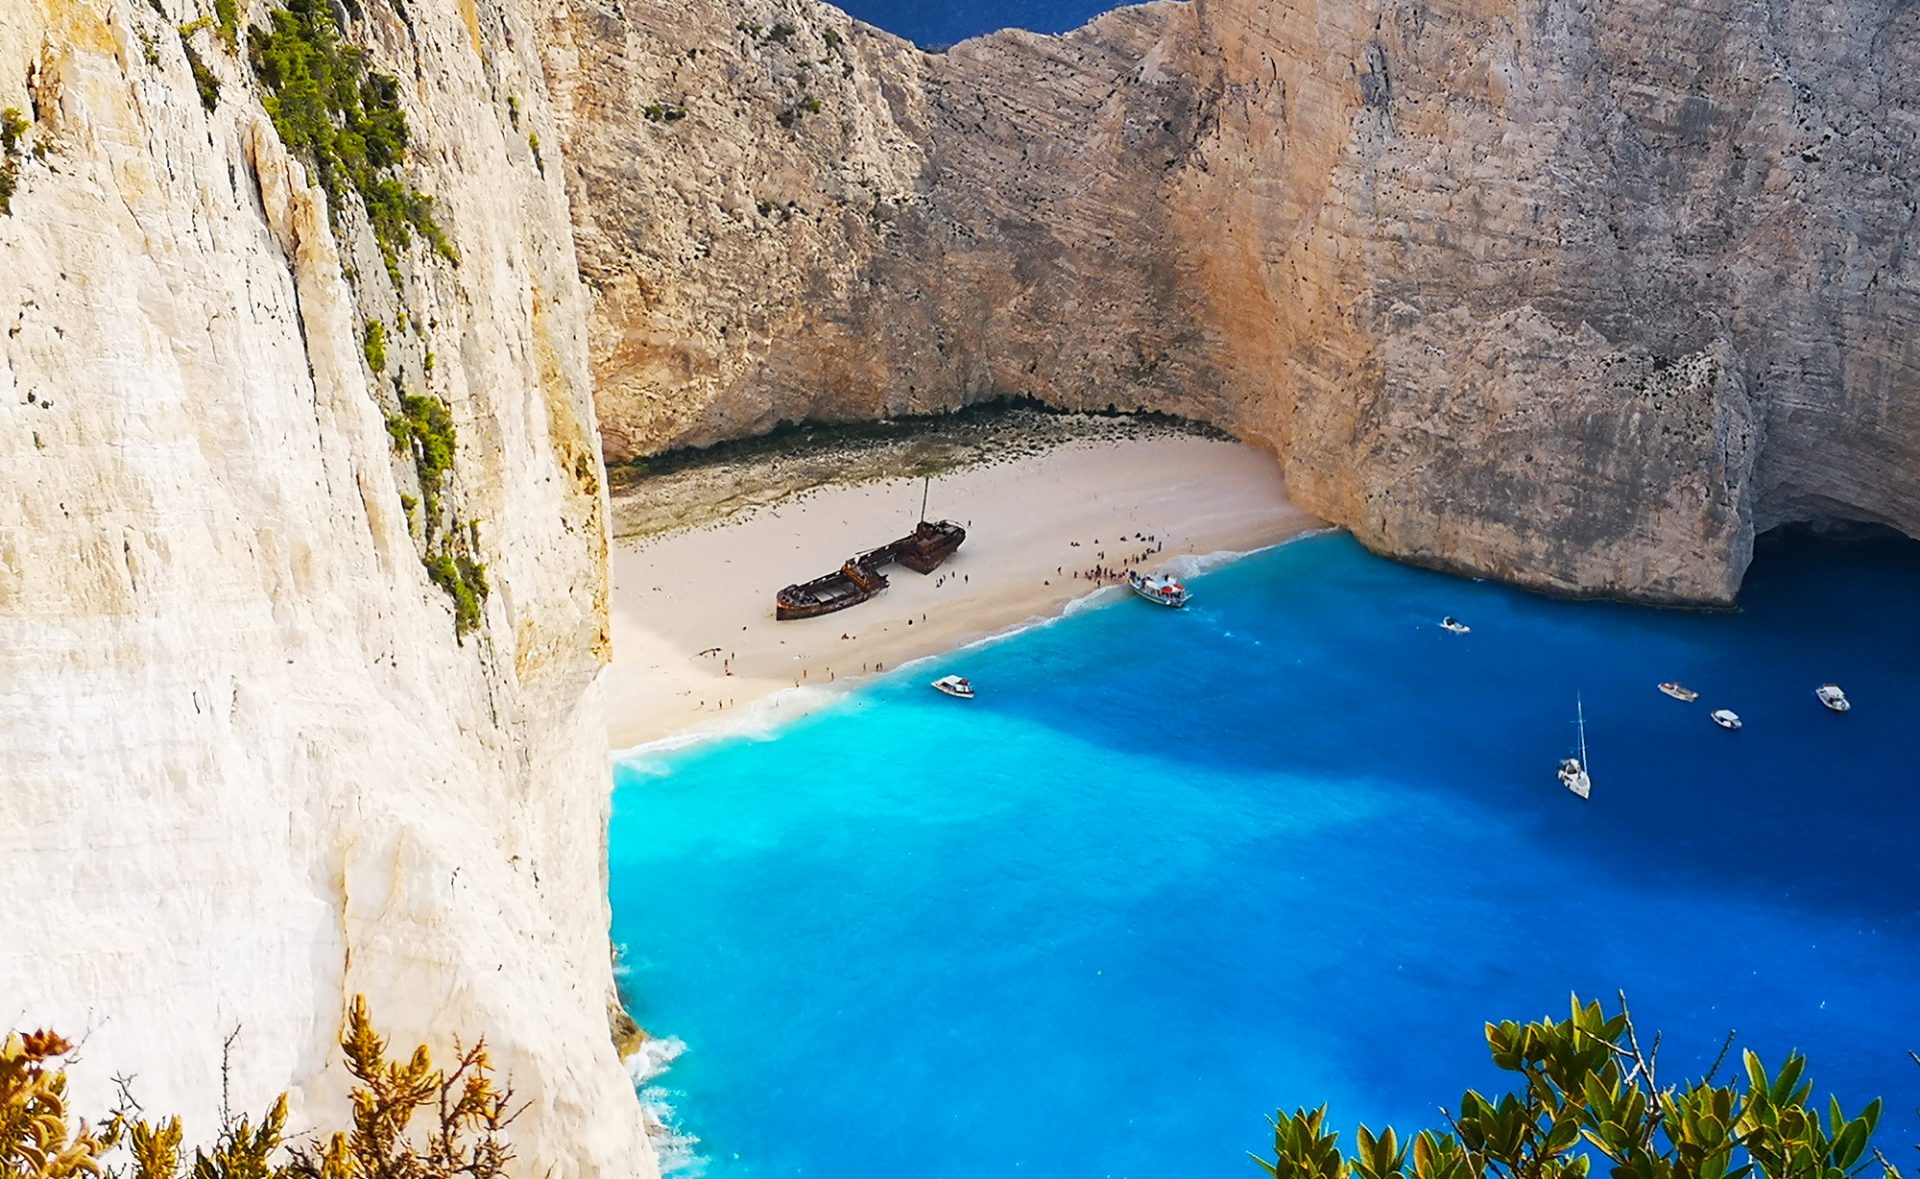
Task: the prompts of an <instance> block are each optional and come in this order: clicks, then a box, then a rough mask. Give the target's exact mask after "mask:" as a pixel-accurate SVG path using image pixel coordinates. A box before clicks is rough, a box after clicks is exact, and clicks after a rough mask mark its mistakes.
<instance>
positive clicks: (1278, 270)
mask: <svg viewBox="0 0 1920 1179" xmlns="http://www.w3.org/2000/svg"><path fill="white" fill-rule="evenodd" d="M550 23H551V29H550V33H549V40H550V42H551V43H552V48H551V49H550V52H549V57H548V70H549V76H550V77H553V78H558V77H560V76H562V75H568V76H572V77H576V78H579V79H581V80H580V81H579V82H578V83H577V84H576V85H575V86H574V87H573V88H572V89H571V90H569V91H568V92H566V93H564V94H559V95H557V99H558V100H559V104H560V105H561V106H562V107H563V108H564V110H565V112H566V113H565V115H564V116H563V117H564V118H565V119H566V124H565V125H566V134H567V140H568V143H569V145H570V147H571V148H572V150H571V152H570V166H571V167H572V168H573V169H574V170H575V175H574V178H573V184H572V186H571V187H572V195H573V199H574V202H575V209H574V215H575V220H576V223H577V224H578V225H579V227H580V239H579V243H580V252H581V263H582V267H583V271H584V273H585V274H586V275H587V277H588V280H589V283H590V285H591V287H592V288H593V290H594V309H593V313H592V314H593V323H594V328H593V331H592V338H593V341H594V343H593V365H594V370H595V374H596V377H597V378H598V380H599V384H600V392H599V395H598V397H599V401H598V405H599V410H600V414H601V420H602V423H603V426H604V428H605V430H606V432H607V439H608V450H609V454H610V456H611V457H616V458H618V457H626V456H628V455H636V454H645V453H650V452H652V451H655V450H658V449H662V448H665V447H669V446H673V445H681V444H689V443H692V444H698V443H704V442H710V441H713V440H715V439H717V438H722V437H729V436H734V435H738V434H741V433H749V432H753V431H756V430H760V429H765V428H767V427H768V426H771V425H772V424H774V422H776V421H777V420H779V419H781V418H788V419H797V418H803V417H811V418H818V419H832V418H849V417H865V416H875V415H882V414H887V413H900V412H910V411H925V410H930V409H937V408H940V407H947V406H955V405H959V404H964V403H967V402H969V401H974V400H979V399H981V398H984V397H988V396H994V395H1000V394H1008V393H1015V394H1018V393H1030V394H1034V395H1037V396H1040V397H1043V398H1045V399H1047V400H1049V401H1052V402H1054V403H1057V404H1061V405H1069V406H1079V407H1089V406H1095V407H1097V406H1105V405H1107V404H1117V405H1120V406H1123V407H1124V406H1143V407H1150V408H1157V409H1165V410H1172V411H1176V412H1181V413H1185V414H1189V415H1192V416H1196V417H1201V418H1204V419H1207V420H1210V421H1214V422H1217V423H1219V424H1221V425H1224V426H1227V427H1229V428H1231V429H1234V430H1236V431H1237V432H1239V433H1241V434H1242V435H1243V436H1245V437H1248V438H1250V439H1253V440H1255V441H1257V442H1259V443H1261V444H1263V445H1266V446H1268V447H1270V448H1271V449H1273V450H1274V451H1275V452H1276V454H1277V455H1278V456H1279V457H1280V460H1281V462H1282V463H1283V464H1284V466H1285V469H1286V473H1287V477H1288V479H1289V483H1290V486H1291V488H1292V493H1293V495H1294V497H1295V498H1296V500H1297V501H1298V502H1299V503H1300V504H1301V506H1303V507H1305V508H1308V509H1309V510H1311V511H1313V512H1315V513H1317V514H1319V515H1322V516H1324V517H1326V518H1328V519H1331V520H1334V521H1336V522H1338V523H1341V524H1344V525H1346V526H1348V527H1349V528H1351V529H1353V530H1354V532H1355V533H1356V534H1357V535H1358V536H1359V537H1360V538H1361V539H1362V540H1364V541H1365V542H1366V543H1368V544H1369V545H1371V546H1373V547H1375V548H1377V549H1380V550H1382V551H1385V552H1388V553H1391V554H1394V555H1398V556H1401V557H1405V558H1409V559H1412V560H1416V561H1420V562H1424V563H1429V564H1435V565H1440V566H1444V567H1449V568H1455V569H1460V570H1463V571H1469V572H1475V573H1490V574H1493V575H1496V576H1500V577H1503V578H1506V579H1508V580H1512V581H1516V582H1519V583H1522V584H1526V585H1532V586H1537V587H1541V588H1547V589H1552V590H1556V591H1560V592H1573V593H1604V594H1612V595H1621V596H1628V597H1638V598H1644V599H1651V600H1660V601H1687V602H1724V601H1727V600H1729V599H1730V598H1731V596H1732V595H1733V593H1734V592H1735V590H1736V589H1737V587H1738V584H1739V581H1740V577H1741V575H1742V573H1743V571H1744V569H1745V566H1746V563H1747V560H1748V557H1749V555H1750V551H1751V545H1752V539H1753V536H1754V534H1755V532H1756V531H1757V530H1764V529H1766V528H1768V527H1771V526H1773V525H1776V524H1780V523H1784V522H1789V521H1796V520H1809V519H1813V520H1827V519H1845V520H1861V521H1872V522H1878V523H1886V524H1891V525H1893V526H1895V527H1898V528H1901V529H1902V530H1904V531H1907V532H1909V533H1914V532H1920V462H1916V459H1920V398H1916V397H1915V391H1916V389H1917V388H1920V346H1917V345H1915V344H1914V343H1913V342H1912V341H1913V338H1914V334H1913V329H1914V327H1915V325H1916V322H1920V270H1917V269H1916V266H1917V265H1920V264H1917V263H1916V262H1915V260H1914V259H1913V257H1912V254H1911V251H1910V250H1909V249H1908V248H1907V236H1908V232H1909V230H1910V229H1911V228H1912V227H1913V225H1914V223H1915V216H1916V214H1915V207H1914V204H1913V197H1912V193H1913V181H1914V178H1915V173H1916V164H1917V163H1920V146H1917V144H1916V135H1917V134H1920V9H1916V8H1915V7H1914V6H1913V5H1911V4H1904V3H1899V2H1896V0H1843V2H1839V3H1834V4H1828V5H1821V6H1816V7H1808V6H1805V5H1788V4H1763V5H1758V6H1755V5H1748V4H1735V3H1732V2H1731V0H1705V2H1702V3H1698V4H1691V5H1687V6H1683V7H1681V8H1678V9H1675V8H1673V7H1672V6H1671V5H1664V4H1654V3H1652V2H1651V0H1645V2H1641V0H1627V2H1624V3H1618V4H1613V5H1609V6H1606V8H1605V11H1600V10H1597V9H1594V8H1593V7H1592V6H1587V5H1580V4H1576V3H1571V2H1557V0H1556V2H1554V3H1549V4H1546V5H1532V6H1528V5H1520V4H1516V3H1512V2H1511V0H1467V2H1465V3H1456V4H1438V3H1423V2H1412V0H1403V2H1400V3H1383V2H1369V0H1362V2H1361V3H1356V4H1339V5H1320V4H1313V3H1286V4H1276V3H1269V2H1265V0H1193V2H1192V3H1190V4H1171V3H1162V4H1155V5H1148V6H1145V7H1142V8H1138V9H1130V10H1122V11H1119V12H1115V13H1112V14H1110V15H1108V16H1106V17H1103V18H1101V19H1100V20H1098V21H1096V22H1094V23H1093V24H1092V25H1090V26H1088V27H1087V28H1085V29H1082V30H1080V31H1078V32H1076V33H1073V34H1070V35H1068V36H1066V37H1062V38H1041V37H1034V36H1030V35H1026V34H1020V33H1003V34H996V35H994V36H992V37H987V38H982V39H980V40H976V41H971V42H966V43H963V44H962V45H960V46H957V47H955V48H954V49H953V50H951V51H949V52H947V53H945V54H941V55H927V54H922V53H919V52H917V51H915V50H914V49H912V48H911V47H910V46H907V45H905V44H903V43H902V42H899V41H898V40H896V39H893V38H890V37H887V36H885V35H883V34H879V33H876V32H874V31H872V30H869V29H865V28H863V27H861V26H859V25H857V24H855V23H853V22H851V21H849V20H848V19H847V18H846V17H844V16H843V15H841V14H840V13H838V12H837V11H836V10H833V9H831V8H828V7H825V6H821V5H816V4H812V3H805V2H801V0H780V2H778V3H775V2H770V0H695V2H693V3H689V4H685V5H678V6H673V7H672V8H671V10H668V9H667V7H666V6H652V5H647V6H632V5H628V6H620V5H616V4H612V3H611V2H602V0H583V2H582V3H580V4H577V5H575V6H574V7H572V8H571V9H570V10H567V11H565V12H562V13H560V14H558V15H557V16H556V17H555V18H554V20H553V21H552V22H550Z"/></svg>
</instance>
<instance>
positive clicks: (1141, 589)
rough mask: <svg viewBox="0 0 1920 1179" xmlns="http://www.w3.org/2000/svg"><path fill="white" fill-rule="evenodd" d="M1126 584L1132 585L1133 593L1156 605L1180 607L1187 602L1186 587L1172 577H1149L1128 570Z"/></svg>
mask: <svg viewBox="0 0 1920 1179" xmlns="http://www.w3.org/2000/svg"><path fill="white" fill-rule="evenodd" d="M1127 584H1128V585H1130V586H1132V587H1133V592H1134V593H1136V594H1139V595H1140V596H1141V597H1143V598H1145V599H1146V600H1147V601H1149V602H1152V603H1153V604H1154V605H1156V606H1173V607H1180V606H1184V605H1186V604H1187V597H1188V595H1187V587H1186V586H1184V585H1181V584H1180V582H1179V581H1178V580H1176V579H1174V578H1172V577H1149V576H1148V575H1146V574H1144V573H1135V572H1133V571H1132V570H1128V571H1127Z"/></svg>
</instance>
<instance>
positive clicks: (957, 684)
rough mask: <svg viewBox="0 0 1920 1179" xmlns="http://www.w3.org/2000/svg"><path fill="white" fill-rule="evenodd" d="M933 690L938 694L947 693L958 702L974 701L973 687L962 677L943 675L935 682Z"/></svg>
mask: <svg viewBox="0 0 1920 1179" xmlns="http://www.w3.org/2000/svg"><path fill="white" fill-rule="evenodd" d="M933 690H934V691H936V692H945V693H946V694H947V695H949V696H952V697H954V698H955V699H957V700H971V699H973V685H972V684H970V683H968V682H967V681H966V679H965V678H964V677H962V676H957V675H943V676H941V677H940V678H939V679H937V680H935V681H933Z"/></svg>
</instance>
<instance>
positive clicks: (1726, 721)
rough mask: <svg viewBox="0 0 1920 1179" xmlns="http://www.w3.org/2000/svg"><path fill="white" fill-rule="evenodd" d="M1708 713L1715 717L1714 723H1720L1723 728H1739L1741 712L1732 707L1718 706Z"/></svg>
mask: <svg viewBox="0 0 1920 1179" xmlns="http://www.w3.org/2000/svg"><path fill="white" fill-rule="evenodd" d="M1707 715H1708V716H1710V717H1712V718H1713V723H1714V724H1716V725H1719V726H1720V727H1721V728H1723V729H1738V728H1739V727H1740V714H1739V713H1737V712H1735V711H1734V710H1733V709H1731V708H1716V709H1714V710H1713V711H1712V712H1710V713H1708V714H1707Z"/></svg>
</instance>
